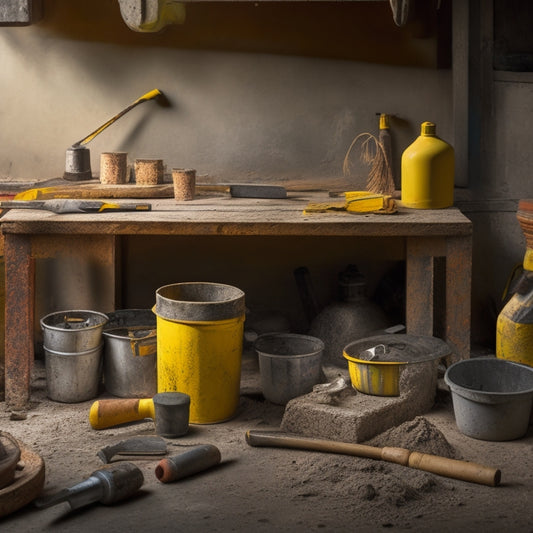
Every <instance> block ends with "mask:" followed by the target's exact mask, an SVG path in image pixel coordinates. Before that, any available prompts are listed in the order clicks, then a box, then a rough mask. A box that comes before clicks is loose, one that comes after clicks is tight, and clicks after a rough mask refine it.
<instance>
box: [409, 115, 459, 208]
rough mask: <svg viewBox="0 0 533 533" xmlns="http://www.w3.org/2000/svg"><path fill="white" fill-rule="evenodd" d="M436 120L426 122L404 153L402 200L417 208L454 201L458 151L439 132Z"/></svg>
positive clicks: (436, 206) (431, 206)
mask: <svg viewBox="0 0 533 533" xmlns="http://www.w3.org/2000/svg"><path fill="white" fill-rule="evenodd" d="M436 129H437V128H436V126H435V124H434V123H433V122H423V123H422V126H421V131H420V136H419V137H418V138H417V139H416V140H415V141H414V142H413V143H412V144H411V145H410V146H408V147H407V148H406V149H405V151H404V152H403V154H402V164H401V172H402V175H401V181H402V204H403V205H404V206H405V207H412V208H415V209H440V208H444V207H450V206H452V205H453V186H454V166H455V155H454V150H453V147H452V146H451V145H449V144H448V143H447V142H445V141H443V140H442V139H440V138H439V137H437V134H436Z"/></svg>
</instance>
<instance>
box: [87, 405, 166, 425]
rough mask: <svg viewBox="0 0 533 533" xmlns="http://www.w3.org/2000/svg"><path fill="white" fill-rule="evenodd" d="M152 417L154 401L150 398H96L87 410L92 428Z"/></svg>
mask: <svg viewBox="0 0 533 533" xmlns="http://www.w3.org/2000/svg"><path fill="white" fill-rule="evenodd" d="M154 417H155V413H154V401H153V400H152V399H151V398H146V399H144V398H141V399H136V398H131V399H130V398H127V399H120V400H98V401H96V402H94V403H93V404H92V405H91V409H90V411H89V422H90V424H91V427H92V428H93V429H105V428H110V427H113V426H118V425H119V424H125V423H127V422H135V421H136V420H143V419H145V418H152V419H153V418H154Z"/></svg>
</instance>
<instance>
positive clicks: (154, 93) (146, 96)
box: [74, 89, 161, 146]
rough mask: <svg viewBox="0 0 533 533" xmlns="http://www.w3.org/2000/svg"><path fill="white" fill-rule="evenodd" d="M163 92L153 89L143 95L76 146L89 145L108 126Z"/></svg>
mask: <svg viewBox="0 0 533 533" xmlns="http://www.w3.org/2000/svg"><path fill="white" fill-rule="evenodd" d="M160 94H161V91H160V90H159V89H152V90H151V91H148V92H147V93H146V94H143V95H142V96H141V97H140V98H137V100H135V102H133V103H132V104H130V105H129V106H128V107H126V109H123V110H122V111H121V112H120V113H117V114H116V115H115V116H114V117H112V118H110V119H109V120H108V121H107V122H105V123H104V124H102V125H101V126H100V127H99V128H98V129H96V130H94V131H93V132H92V133H89V135H87V137H84V138H83V139H82V140H81V141H78V142H77V143H75V144H74V146H79V145H82V144H87V143H88V142H89V141H92V140H93V139H94V138H95V137H96V136H97V135H98V134H100V133H102V131H104V130H105V129H106V128H107V127H108V126H111V124H113V122H116V121H117V120H118V119H119V118H120V117H122V116H123V115H125V114H126V113H127V112H128V111H131V110H132V109H133V108H134V107H135V106H136V105H138V104H141V103H142V102H146V101H147V100H152V99H153V98H155V97H156V96H159V95H160Z"/></svg>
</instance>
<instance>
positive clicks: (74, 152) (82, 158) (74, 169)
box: [63, 89, 165, 181]
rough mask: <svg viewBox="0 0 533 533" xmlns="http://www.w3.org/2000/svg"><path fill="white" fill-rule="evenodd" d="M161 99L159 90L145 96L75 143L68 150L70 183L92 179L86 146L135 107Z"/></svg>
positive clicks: (67, 172) (66, 171)
mask: <svg viewBox="0 0 533 533" xmlns="http://www.w3.org/2000/svg"><path fill="white" fill-rule="evenodd" d="M153 99H159V100H165V98H164V95H163V93H162V92H161V91H160V90H159V89H153V90H151V91H148V92H147V93H146V94H143V95H142V96H141V97H140V98H137V100H135V102H133V103H132V104H130V105H129V106H128V107H126V108H125V109H123V110H122V111H121V112H120V113H117V114H116V115H115V116H114V117H112V118H110V119H109V120H108V121H107V122H105V123H104V124H102V125H101V126H100V127H99V128H97V129H96V130H94V131H93V132H92V133H89V135H87V136H86V137H84V138H83V139H81V140H80V141H78V142H76V143H74V144H73V145H72V146H71V147H70V148H68V149H67V155H66V164H65V173H64V175H63V176H64V178H65V179H66V180H69V181H79V180H90V179H91V178H92V172H91V154H90V152H89V149H88V148H86V147H85V146H84V145H85V144H87V143H88V142H89V141H92V140H93V139H94V138H95V137H96V136H97V135H98V134H99V133H101V132H102V131H104V130H105V129H106V128H107V127H109V126H111V124H113V123H114V122H116V121H117V120H118V119H119V118H120V117H122V116H123V115H125V114H126V113H127V112H128V111H131V110H132V109H133V108H134V107H136V106H137V105H139V104H142V103H143V102H147V101H148V100H153Z"/></svg>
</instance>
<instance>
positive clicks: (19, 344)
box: [4, 234, 35, 411]
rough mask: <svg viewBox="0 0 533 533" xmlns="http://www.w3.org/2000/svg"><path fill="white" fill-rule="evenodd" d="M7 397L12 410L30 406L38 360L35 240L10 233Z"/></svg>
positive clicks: (6, 249)
mask: <svg viewBox="0 0 533 533" xmlns="http://www.w3.org/2000/svg"><path fill="white" fill-rule="evenodd" d="M4 258H5V269H6V270H5V272H6V282H5V288H6V301H5V361H6V363H5V364H6V367H5V389H6V390H5V392H6V394H5V396H6V405H7V407H8V409H11V410H12V411H24V410H26V409H27V408H28V407H29V400H30V381H31V370H32V366H33V358H34V345H33V343H34V333H33V315H34V303H33V302H34V292H35V267H34V260H33V257H32V246H31V237H29V236H27V235H15V234H6V235H5V243H4Z"/></svg>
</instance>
